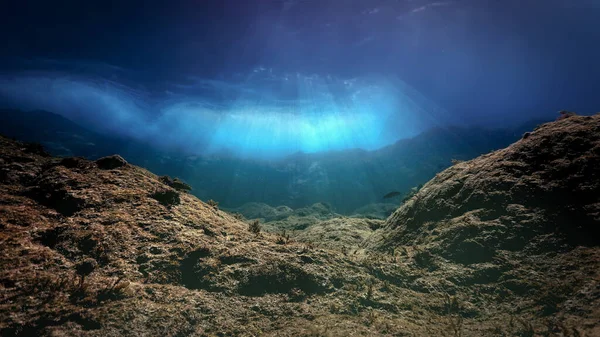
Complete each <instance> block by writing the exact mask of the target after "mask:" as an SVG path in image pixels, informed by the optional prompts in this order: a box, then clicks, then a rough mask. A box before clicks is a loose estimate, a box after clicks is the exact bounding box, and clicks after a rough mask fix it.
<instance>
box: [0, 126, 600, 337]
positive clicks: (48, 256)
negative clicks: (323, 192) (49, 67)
mask: <svg viewBox="0 0 600 337" xmlns="http://www.w3.org/2000/svg"><path fill="white" fill-rule="evenodd" d="M599 134H600V115H597V116H593V117H577V116H574V117H570V118H566V119H563V120H560V121H557V122H554V123H549V124H545V125H543V126H542V127H540V128H539V129H537V130H535V131H534V132H532V133H531V134H529V135H528V136H527V137H526V138H525V139H523V140H521V141H519V142H517V143H516V144H514V145H512V146H510V147H509V148H507V149H505V150H500V151H497V152H494V153H491V154H488V155H484V156H482V157H479V158H477V159H475V160H473V161H470V162H464V163H459V164H457V165H455V166H453V167H451V168H449V169H448V170H446V171H444V172H442V173H440V174H439V175H438V176H437V177H436V178H434V179H433V180H432V181H430V182H429V183H428V184H426V185H425V186H424V187H423V188H422V189H421V190H420V191H419V192H418V193H417V195H416V196H415V197H413V199H411V200H410V201H408V202H407V203H406V204H405V205H403V206H402V207H400V208H399V209H398V210H397V211H396V212H395V213H394V214H393V215H392V216H391V217H390V218H388V219H387V220H386V222H385V223H382V222H381V221H380V220H368V219H360V218H345V217H340V216H337V215H333V216H330V215H329V214H331V213H332V212H331V211H330V210H327V209H326V207H322V206H323V205H316V206H314V207H310V208H307V209H306V211H307V212H309V213H310V212H312V211H315V212H323V214H321V216H323V217H324V218H323V219H320V218H318V217H317V218H318V220H319V221H315V222H314V223H311V224H309V225H308V226H307V228H306V229H304V230H297V232H298V233H296V235H295V237H292V238H288V237H287V236H282V235H278V234H271V233H266V232H265V231H262V232H260V233H255V232H251V231H250V230H249V226H248V224H247V223H245V222H242V221H240V220H239V217H234V216H233V215H231V214H229V213H225V212H223V211H220V210H219V209H217V207H215V206H210V205H208V204H206V203H204V202H202V201H200V200H198V199H197V198H196V197H194V196H192V195H190V194H188V193H186V192H184V191H180V190H176V189H174V188H173V187H171V186H168V185H166V184H165V183H164V182H163V181H164V179H162V180H161V179H159V177H157V176H155V175H154V174H152V173H150V172H148V171H146V170H144V169H141V168H139V167H136V166H133V165H130V164H128V163H127V162H125V161H124V160H123V159H122V158H120V157H118V156H112V157H108V158H103V159H100V160H97V161H88V160H85V159H81V158H63V159H61V158H52V157H50V156H48V155H47V154H45V153H44V152H43V151H42V149H40V148H39V147H36V146H32V145H28V144H23V143H19V142H15V141H11V140H8V139H6V138H0V335H2V336H47V335H52V336H72V335H77V336H123V335H136V336H137V335H139V336H156V335H164V336H188V335H192V336H226V335H242V336H253V335H254V336H256V335H265V336H270V335H277V336H302V335H307V336H308V335H311V336H378V335H381V336H383V335H393V336H534V335H540V336H596V335H599V334H600V324H599V323H598V322H600V310H599V309H598V308H600V285H599V282H600V249H599V248H598V228H599V227H598V226H599V225H600V219H599V216H598V214H599V203H598V197H599V195H600V193H598V192H599V191H598V186H599V185H600V179H599V178H600V177H599V176H598V175H599V170H598V167H600V163H599V158H600V145H599V137H600V136H599ZM277 211H278V212H279V213H278V214H274V215H273V214H271V215H273V216H274V218H273V219H274V220H273V221H281V220H283V219H284V218H277V217H278V216H280V215H281V214H284V215H285V216H286V217H287V216H288V214H292V213H293V212H294V211H290V210H289V209H278V210H277ZM290 212H291V213H290ZM269 214H270V213H269ZM308 215H310V214H297V216H298V217H306V216H308ZM315 217H316V215H315ZM277 219H279V220H277ZM273 221H271V222H270V223H271V224H272V223H273ZM284 225H285V224H282V226H284ZM273 226H274V228H273V229H274V230H275V231H276V230H277V228H275V227H276V226H275V225H273ZM380 226H383V227H382V228H379V227H380Z"/></svg>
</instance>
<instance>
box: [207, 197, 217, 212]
mask: <svg viewBox="0 0 600 337" xmlns="http://www.w3.org/2000/svg"><path fill="white" fill-rule="evenodd" d="M206 203H207V204H208V206H210V207H212V208H214V209H216V210H218V209H219V202H218V201H214V200H212V199H210V200H209V201H207V202H206Z"/></svg>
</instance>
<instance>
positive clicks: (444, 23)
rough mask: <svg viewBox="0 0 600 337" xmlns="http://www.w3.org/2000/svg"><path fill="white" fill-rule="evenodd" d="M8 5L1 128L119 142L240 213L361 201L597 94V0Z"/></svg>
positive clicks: (508, 138)
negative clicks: (261, 206) (259, 205)
mask: <svg viewBox="0 0 600 337" xmlns="http://www.w3.org/2000/svg"><path fill="white" fill-rule="evenodd" d="M1 9H2V10H0V19H1V20H2V22H3V29H2V30H0V38H2V41H4V47H3V52H2V53H0V108H5V109H4V110H2V112H1V113H2V120H3V126H2V130H0V131H2V132H4V133H7V134H10V135H13V136H17V137H19V138H21V139H27V140H35V141H40V142H43V143H44V145H46V146H47V147H48V148H49V149H51V151H52V152H53V153H54V154H59V155H81V156H87V157H90V158H93V157H97V156H100V155H106V154H111V153H115V152H117V153H121V154H123V155H124V156H125V157H126V158H127V159H128V160H130V161H131V162H132V163H134V164H138V165H142V166H145V167H147V168H149V169H151V170H153V171H155V172H156V173H159V174H170V175H176V176H180V177H182V178H184V179H186V180H187V181H188V182H190V183H191V184H192V185H193V186H194V188H195V189H194V193H195V194H196V195H198V196H199V197H201V198H204V199H208V198H210V199H215V200H218V201H220V202H221V203H222V204H223V205H226V206H231V207H235V206H239V205H240V204H242V203H244V202H248V201H261V202H266V203H269V204H273V205H275V204H286V205H289V206H293V207H299V206H304V205H307V204H310V203H313V202H317V201H326V202H329V203H331V204H332V205H333V206H334V207H335V208H336V209H338V210H339V211H341V212H352V210H353V209H355V208H357V207H360V206H361V205H365V204H367V203H377V202H382V200H381V195H383V194H385V193H387V192H389V191H390V190H398V191H401V192H404V191H407V190H409V189H410V188H411V187H413V186H416V185H418V184H421V183H423V182H425V181H427V180H428V179H430V178H431V177H432V176H433V175H434V174H435V173H436V172H439V171H440V170H441V169H444V168H445V167H447V166H448V165H450V159H453V158H454V159H469V158H473V157H475V156H477V155H479V154H481V153H485V152H488V151H490V150H493V149H497V148H501V147H504V146H506V145H508V144H510V143H511V142H512V141H514V140H516V139H518V138H519V137H520V135H521V134H522V132H524V131H528V130H529V129H528V127H529V128H531V127H533V126H534V125H535V124H536V123H537V121H547V120H552V119H554V118H555V117H556V111H558V110H562V109H566V110H571V111H577V112H578V113H582V114H590V113H593V112H595V111H597V109H598V108H597V107H598V106H599V105H600V96H598V95H597V88H598V87H600V67H598V65H597V62H598V61H597V60H598V59H600V29H598V26H597V22H598V21H599V19H600V6H599V5H598V2H597V1H591V0H575V1H567V0H549V1H537V0H525V1H516V0H508V1H492V0H447V1H430V0H406V1H401V0H398V1H392V0H377V1H368V2H367V1H358V0H348V1H338V0H326V1H318V2H317V1H295V0H285V1H278V0H273V1H248V2H239V1H235V0H226V1H203V2H198V1H175V2H169V3H168V4H167V3H164V4H159V3H155V2H152V3H148V2H143V3H142V2H138V1H127V2H113V1H108V2H81V1H68V0H65V1H58V2H52V3H49V2H46V1H28V2H16V1H15V2H9V3H6V4H3V5H2V8H1ZM38 110H41V111H46V112H43V113H42V112H39V111H38ZM26 111H34V112H32V113H30V114H27V113H24V112H26ZM35 111H38V112H35ZM73 123H74V124H73Z"/></svg>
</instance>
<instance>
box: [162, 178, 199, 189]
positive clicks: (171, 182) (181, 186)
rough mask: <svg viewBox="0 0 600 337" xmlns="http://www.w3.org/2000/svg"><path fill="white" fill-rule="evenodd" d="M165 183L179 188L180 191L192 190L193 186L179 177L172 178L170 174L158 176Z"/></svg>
mask: <svg viewBox="0 0 600 337" xmlns="http://www.w3.org/2000/svg"><path fill="white" fill-rule="evenodd" d="M158 179H159V180H160V181H161V182H162V183H163V184H165V185H167V186H170V187H173V188H174V189H176V190H178V191H190V190H191V189H192V187H191V186H190V185H188V184H186V183H184V182H183V181H181V180H180V179H179V178H174V179H173V178H171V177H169V176H161V177H159V178H158Z"/></svg>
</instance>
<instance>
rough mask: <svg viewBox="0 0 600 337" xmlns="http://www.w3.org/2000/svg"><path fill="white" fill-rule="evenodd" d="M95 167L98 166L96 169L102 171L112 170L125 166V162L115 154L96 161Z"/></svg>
mask: <svg viewBox="0 0 600 337" xmlns="http://www.w3.org/2000/svg"><path fill="white" fill-rule="evenodd" d="M96 165H98V168H99V169H102V170H113V169H116V168H119V167H123V166H125V165H127V161H126V160H125V159H123V157H121V156H119V155H118V154H115V155H112V156H107V157H102V158H100V159H98V160H96Z"/></svg>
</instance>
